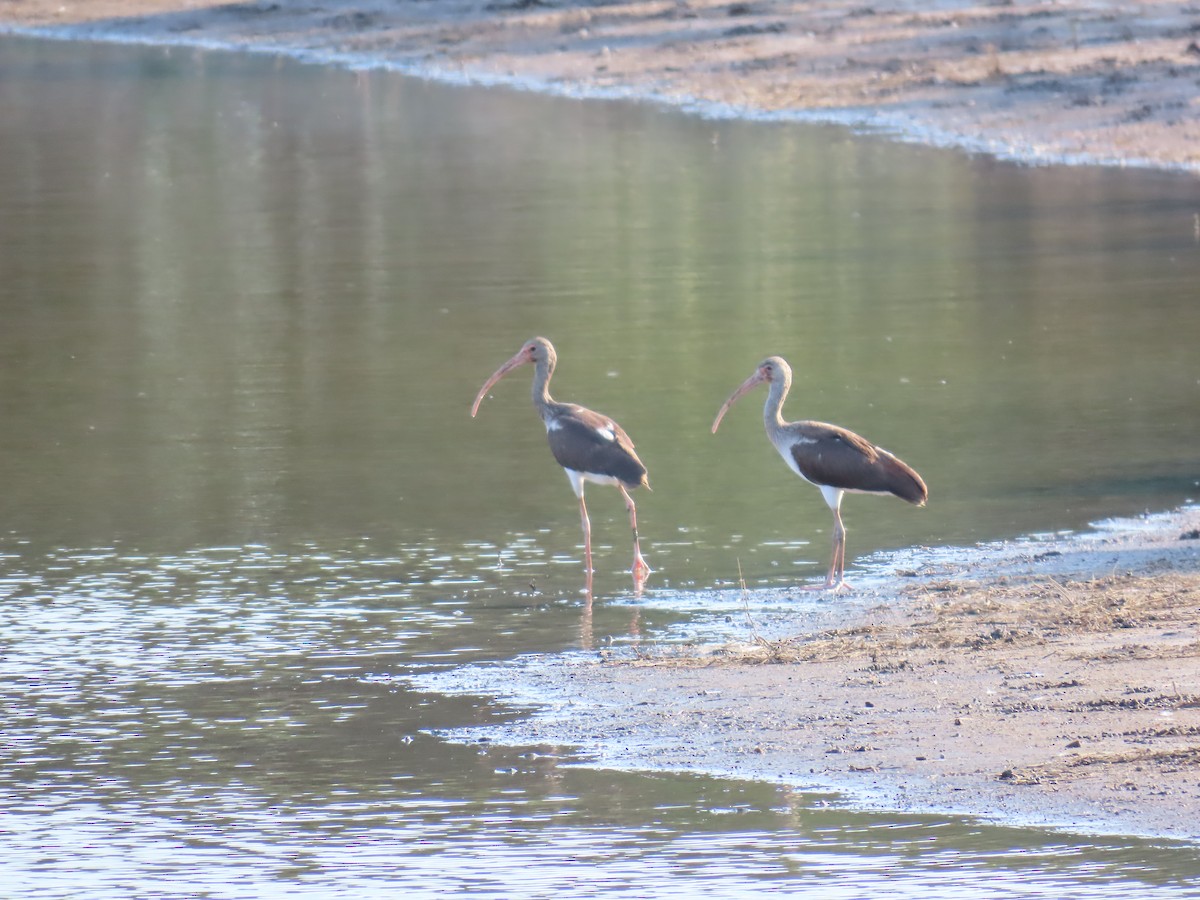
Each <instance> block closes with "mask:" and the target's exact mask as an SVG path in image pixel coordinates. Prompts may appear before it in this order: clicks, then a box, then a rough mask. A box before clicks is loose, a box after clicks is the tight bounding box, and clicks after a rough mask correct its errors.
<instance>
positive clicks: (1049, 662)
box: [419, 507, 1200, 840]
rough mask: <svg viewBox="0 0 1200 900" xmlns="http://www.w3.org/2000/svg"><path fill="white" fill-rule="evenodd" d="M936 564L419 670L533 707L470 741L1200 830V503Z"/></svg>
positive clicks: (758, 596)
mask: <svg viewBox="0 0 1200 900" xmlns="http://www.w3.org/2000/svg"><path fill="white" fill-rule="evenodd" d="M923 553H924V551H915V552H914V553H913V554H912V555H906V556H905V559H912V560H917V561H919V560H921V558H922V556H923ZM929 555H930V556H932V557H936V558H934V559H929V560H928V561H926V562H924V563H920V562H918V568H917V569H916V570H913V569H909V568H906V567H904V566H906V565H907V564H906V563H902V564H901V566H902V567H901V568H896V569H895V570H894V571H893V572H892V573H891V575H890V576H888V577H884V578H883V579H882V580H874V579H872V580H870V581H869V583H868V585H869V586H867V587H865V589H864V590H862V591H859V592H857V593H855V594H851V595H849V596H831V597H829V598H828V599H826V600H825V601H823V602H822V603H821V604H820V606H819V608H818V610H817V612H815V613H806V614H804V615H798V614H793V615H789V614H788V612H787V606H788V604H789V603H791V604H793V608H795V600H794V597H792V596H789V595H788V594H787V593H785V592H778V591H753V592H750V593H748V594H746V595H745V596H743V597H741V598H740V602H739V598H737V597H736V596H735V597H729V596H726V597H724V598H721V597H718V596H716V595H714V596H713V598H712V600H713V604H714V607H718V608H719V607H721V606H722V604H724V609H725V610H727V615H728V618H729V623H728V625H727V626H725V627H726V629H727V635H726V637H725V639H723V640H714V641H710V642H706V643H705V644H704V645H694V644H691V645H689V644H682V645H681V644H678V643H665V642H664V643H661V644H656V645H640V646H637V647H636V648H634V649H632V650H630V649H608V650H600V651H591V652H583V653H580V654H576V655H569V656H566V657H545V658H536V657H535V658H527V659H522V660H517V661H516V662H514V663H512V664H510V665H505V666H500V667H490V668H489V667H480V668H476V669H469V670H465V671H463V670H460V671H456V672H453V673H449V674H446V675H439V676H432V677H431V678H429V679H426V680H423V681H422V682H419V683H420V684H422V685H423V686H425V687H430V688H436V689H438V690H447V691H457V692H467V693H484V694H491V695H495V696H497V697H502V698H505V699H507V700H508V701H511V702H515V703H517V704H519V705H524V706H528V708H529V709H530V710H531V715H530V716H529V717H528V718H523V719H521V720H519V721H516V722H513V723H511V724H508V725H505V726H501V727H499V728H496V727H490V728H488V729H483V730H478V731H466V732H460V733H458V734H456V735H453V737H455V738H457V739H459V740H464V741H476V740H480V739H484V740H488V741H500V742H502V743H512V744H517V745H536V746H541V747H543V748H546V752H550V753H558V752H561V748H564V747H569V748H574V749H578V750H580V751H582V752H583V753H584V754H585V756H587V757H588V758H590V759H591V760H594V761H595V762H596V763H597V764H600V765H604V766H612V767H618V768H631V769H665V770H680V771H699V772H708V773H714V774H720V775H731V776H737V777H743V778H751V779H762V780H767V781H773V782H778V783H782V784H785V785H789V786H792V787H795V788H798V789H808V790H820V791H826V790H835V791H838V792H841V793H842V794H844V795H845V796H846V797H847V798H848V799H849V801H850V802H852V803H854V804H857V805H860V806H863V807H868V808H874V809H891V810H899V811H904V812H916V813H923V812H940V813H953V814H962V815H970V816H979V817H983V818H987V819H994V820H1000V821H1004V822H1008V823H1017V824H1027V825H1038V826H1050V827H1057V828H1064V829H1068V830H1072V831H1081V832H1085V833H1129V834H1140V835H1153V836H1169V837H1176V838H1186V839H1192V840H1194V839H1200V507H1190V508H1188V509H1185V510H1182V511H1180V512H1177V513H1173V514H1171V515H1164V516H1157V517H1150V518H1147V519H1145V520H1136V521H1119V522H1114V523H1110V524H1109V525H1108V526H1107V527H1105V528H1103V529H1101V530H1099V531H1097V532H1095V533H1089V534H1086V535H1079V536H1076V537H1070V538H1064V539H1056V540H1030V541H1015V542H1010V543H1006V544H1002V545H998V546H989V547H980V548H972V549H968V550H957V551H946V550H941V551H929ZM735 593H736V592H735ZM739 605H741V606H742V609H741V611H738V607H739ZM717 612H718V619H719V618H720V614H719V609H718V610H717ZM593 637H603V636H593Z"/></svg>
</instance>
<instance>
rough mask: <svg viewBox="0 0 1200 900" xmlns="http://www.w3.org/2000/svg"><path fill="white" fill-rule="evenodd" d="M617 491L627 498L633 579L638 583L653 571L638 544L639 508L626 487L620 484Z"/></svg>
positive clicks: (626, 506)
mask: <svg viewBox="0 0 1200 900" xmlns="http://www.w3.org/2000/svg"><path fill="white" fill-rule="evenodd" d="M617 489H618V490H620V492H621V496H622V497H624V498H625V508H626V509H627V510H629V527H630V528H631V529H633V577H634V580H636V581H644V580H645V578H646V576H647V575H649V574H650V572H651V569H650V566H648V565H647V564H646V560H645V559H643V558H642V549H641V546H640V544H639V542H638V530H637V507H636V506H634V505H633V498H632V497H630V496H629V491H627V490H625V485H623V484H618V485H617Z"/></svg>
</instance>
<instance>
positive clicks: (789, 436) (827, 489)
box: [712, 356, 929, 590]
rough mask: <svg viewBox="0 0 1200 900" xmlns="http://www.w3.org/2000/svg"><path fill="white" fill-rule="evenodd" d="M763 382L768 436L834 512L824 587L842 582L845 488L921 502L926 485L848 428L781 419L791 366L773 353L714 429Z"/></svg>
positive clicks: (724, 409) (736, 394)
mask: <svg viewBox="0 0 1200 900" xmlns="http://www.w3.org/2000/svg"><path fill="white" fill-rule="evenodd" d="M764 382H765V383H766V385H767V402H766V404H765V405H764V406H763V420H764V422H765V424H766V427H767V437H768V438H770V439H771V443H772V444H774V445H775V449H776V450H778V451H779V455H780V456H782V457H783V461H784V462H786V463H787V464H788V467H789V468H790V469H791V470H792V471H793V472H795V473H796V474H797V475H799V476H800V477H801V478H803V479H804V480H805V481H807V482H808V483H809V484H813V485H816V486H817V487H818V488H820V489H821V495H822V496H823V497H824V498H825V503H826V504H828V506H829V508H830V509H831V510H832V511H833V559H832V561H831V562H830V564H829V573H828V574H827V575H826V576H825V584H824V585H821V587H823V588H833V589H835V590H836V589H837V588H840V587H842V586H843V585H844V584H845V581H844V579H843V575H844V574H845V571H846V528H845V526H844V525H843V524H842V512H841V508H842V497H843V495H844V494H845V493H846V491H853V492H856V493H865V494H894V495H895V496H897V497H899V498H900V499H902V500H907V501H908V502H909V503H915V504H916V505H917V506H924V505H925V500H926V499H927V498H928V497H929V490H928V488H926V487H925V482H924V481H922V480H921V476H920V475H918V474H917V473H916V472H915V471H914V470H913V469H912V467H911V466H909V465H907V464H906V463H904V462H901V461H900V460H899V459H897V458H896V457H895V456H893V455H892V454H890V453H888V451H886V450H884V449H883V448H882V447H876V446H875V445H874V444H872V443H871V442H870V441H868V440H867V439H866V438H864V437H860V436H859V435H857V434H855V433H854V432H853V431H849V430H847V429H845V428H839V427H838V426H837V425H827V424H826V423H824V422H813V421H803V422H785V421H784V420H783V401H784V399H785V398H786V397H787V394H788V390H789V388H791V386H792V370H791V367H790V366H788V364H787V362H786V361H784V360H783V359H781V358H780V357H778V356H772V357H769V358H767V359H764V360H763V361H762V362H761V363H759V364H758V368H757V369H755V370H754V374H753V375H751V376H750V377H749V378H747V379H746V380H745V381H744V382H743V383H742V385H741V386H740V387H739V388H738V389H737V390H736V391H734V392H733V394H731V395H730V397H729V399H728V400H726V401H725V403H724V404H723V405H722V406H721V409H720V411H719V412H718V413H717V418H716V420H715V421H714V422H713V426H712V430H713V434H716V433H717V427H718V426H719V425H720V424H721V419H722V418H724V416H725V413H726V412H727V411H728V410H729V407H731V406H732V405H733V404H734V402H735V401H736V400H737V399H738V398H739V397H741V396H742V395H744V394H746V393H747V392H748V391H749V390H750V389H751V388H753V387H755V386H756V385H759V384H763V383H764Z"/></svg>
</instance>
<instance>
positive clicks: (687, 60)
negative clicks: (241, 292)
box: [0, 0, 1200, 171]
mask: <svg viewBox="0 0 1200 900" xmlns="http://www.w3.org/2000/svg"><path fill="white" fill-rule="evenodd" d="M0 28H22V29H41V30H42V31H43V32H44V33H50V34H55V35H58V36H64V37H85V38H103V39H128V40H139V41H148V42H174V43H182V44H193V45H201V46H218V45H221V46H232V47H243V48H249V47H252V48H255V49H260V50H268V51H270V50H277V51H280V52H289V53H299V54H300V55H309V56H312V57H315V58H318V59H321V58H324V59H331V58H342V59H346V58H350V57H352V58H357V59H358V60H360V61H363V62H367V61H376V62H380V63H384V64H389V65H393V66H395V67H397V68H399V69H402V70H404V71H409V72H414V73H418V74H425V75H429V76H434V77H449V78H454V79H462V80H468V81H470V80H475V81H483V82H501V83H515V84H523V85H528V86H534V87H540V88H543V89H552V90H558V91H562V92H566V93H580V94H592V95H616V96H638V97H653V98H657V99H660V100H663V101H665V102H669V103H673V104H680V105H694V104H696V103H701V104H704V105H705V106H707V107H708V108H709V109H723V110H726V111H732V112H734V113H738V114H747V113H755V112H761V113H772V114H788V115H795V116H797V117H801V118H816V119H822V120H827V121H835V122H844V123H850V124H854V125H856V126H862V127H867V128H871V129H880V130H883V131H885V132H889V133H894V134H898V135H900V136H903V137H905V138H906V139H913V140H918V141H923V142H929V143H935V144H942V145H947V146H957V147H962V148H966V149H971V150H981V151H986V152H991V153H995V154H997V155H1000V156H1003V157H1010V158H1016V159H1022V160H1028V161H1039V162H1055V161H1067V162H1084V163H1094V162H1103V163H1111V164H1117V165H1130V164H1133V165H1149V166H1161V167H1167V168H1180V169H1187V170H1191V171H1200V4H1188V3H1179V2H1168V3H1164V2H1156V0H1132V2H1129V3H1125V4H1121V5H1119V6H1114V5H1112V4H1108V3H1101V2H1098V0H1062V2H1054V3H1048V2H1040V0H1037V2H1014V0H994V2H988V3H970V2H963V0H950V2H945V3H939V4H936V5H935V6H932V7H931V6H930V5H929V4H927V3H918V2H915V0H884V2H872V0H817V2H807V0H806V2H803V3H802V2H799V0H794V2H793V0H772V2H769V3H768V2H756V0H721V2H716V0H642V2H629V3H608V4H602V3H578V2H560V0H419V2H395V0H317V2H312V3H303V4H299V3H289V2H282V0H250V2H240V3H212V2H202V0H86V2H85V0H0Z"/></svg>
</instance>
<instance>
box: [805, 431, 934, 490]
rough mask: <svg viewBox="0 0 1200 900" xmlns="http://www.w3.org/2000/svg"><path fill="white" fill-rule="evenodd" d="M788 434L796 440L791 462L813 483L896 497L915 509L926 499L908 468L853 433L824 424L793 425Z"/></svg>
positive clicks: (922, 487)
mask: <svg viewBox="0 0 1200 900" xmlns="http://www.w3.org/2000/svg"><path fill="white" fill-rule="evenodd" d="M789 432H790V433H791V435H792V436H794V437H795V439H796V442H795V443H794V444H793V445H792V447H791V454H792V459H794V460H795V462H796V467H797V468H798V469H799V471H800V473H801V474H802V475H803V476H804V477H805V478H807V479H808V480H809V481H811V482H812V483H813V484H819V485H829V486H830V487H836V488H841V489H843V490H847V491H864V492H866V493H872V494H895V495H896V496H897V497H900V498H901V499H902V500H907V501H908V502H909V503H915V504H917V505H918V506H921V505H923V504H924V503H925V500H926V499H927V498H928V496H929V489H928V488H926V487H925V482H924V481H922V480H921V476H920V475H918V474H917V473H916V472H915V471H914V470H913V468H912V467H911V466H909V465H908V464H907V463H905V462H903V461H901V460H900V459H897V458H896V457H895V456H893V455H892V454H891V453H888V451H886V450H884V449H883V448H882V447H876V446H875V445H874V444H872V443H871V442H870V441H868V440H867V439H866V438H864V437H862V436H861V435H857V434H855V433H854V432H853V431H849V430H847V429H845V428H839V427H838V426H837V425H828V424H826V423H824V422H796V423H795V424H794V425H793V426H792V427H791V428H790V429H789Z"/></svg>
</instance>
